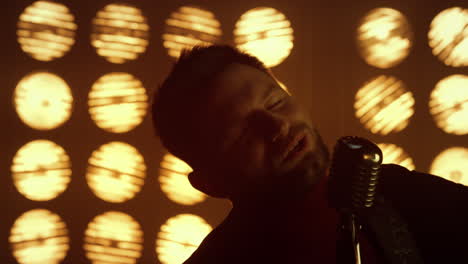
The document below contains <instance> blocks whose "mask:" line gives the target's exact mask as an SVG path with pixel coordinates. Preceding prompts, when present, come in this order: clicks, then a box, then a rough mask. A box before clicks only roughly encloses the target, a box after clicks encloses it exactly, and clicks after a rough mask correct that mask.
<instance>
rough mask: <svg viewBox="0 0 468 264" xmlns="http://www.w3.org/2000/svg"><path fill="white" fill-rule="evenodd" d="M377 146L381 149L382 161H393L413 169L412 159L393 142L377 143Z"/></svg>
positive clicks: (386, 162)
mask: <svg viewBox="0 0 468 264" xmlns="http://www.w3.org/2000/svg"><path fill="white" fill-rule="evenodd" d="M377 146H378V147H379V148H380V149H381V150H382V154H383V161H382V163H385V164H388V163H393V164H397V165H400V166H403V167H405V168H407V169H408V170H414V162H413V159H412V158H411V157H410V156H409V155H408V153H406V152H405V150H404V149H403V148H401V147H399V146H397V145H395V144H391V143H379V144H377Z"/></svg>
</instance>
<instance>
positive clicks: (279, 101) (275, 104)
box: [267, 97, 285, 110]
mask: <svg viewBox="0 0 468 264" xmlns="http://www.w3.org/2000/svg"><path fill="white" fill-rule="evenodd" d="M284 101H285V98H284V97H280V98H278V99H276V100H275V101H273V103H271V104H270V105H268V106H267V109H268V110H275V109H277V108H279V107H281V105H282V104H283V103H284Z"/></svg>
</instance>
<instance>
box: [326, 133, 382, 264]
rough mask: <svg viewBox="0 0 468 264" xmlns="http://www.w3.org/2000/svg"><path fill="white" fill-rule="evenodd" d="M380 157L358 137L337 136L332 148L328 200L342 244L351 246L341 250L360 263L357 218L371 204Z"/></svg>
mask: <svg viewBox="0 0 468 264" xmlns="http://www.w3.org/2000/svg"><path fill="white" fill-rule="evenodd" d="M382 159H383V155H382V151H381V150H380V149H379V148H378V147H377V145H375V144H374V143H372V142H370V141H369V140H367V139H364V138H360V137H351V136H346V137H342V138H340V139H339V140H338V142H337V144H336V145H335V148H334V151H333V157H332V164H331V167H330V175H329V181H328V200H329V204H330V206H331V207H333V208H335V209H337V211H338V212H339V214H340V230H339V231H340V233H341V234H342V236H343V237H344V240H346V241H347V242H346V243H345V244H348V246H347V247H348V248H350V247H352V250H350V251H348V250H345V251H347V252H348V253H349V254H347V255H350V254H351V255H352V257H349V258H352V259H354V261H353V262H354V263H358V264H360V263H361V254H360V245H359V231H360V229H361V220H360V218H363V217H364V216H365V214H366V210H367V209H369V208H371V207H372V206H373V205H374V202H375V197H376V193H377V190H378V180H379V173H380V165H381V163H382ZM349 245H350V246H349ZM345 255H346V254H345Z"/></svg>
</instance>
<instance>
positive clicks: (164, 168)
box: [159, 154, 206, 205]
mask: <svg viewBox="0 0 468 264" xmlns="http://www.w3.org/2000/svg"><path fill="white" fill-rule="evenodd" d="M191 171H192V168H190V166H189V165H188V164H187V163H185V162H183V161H182V160H180V159H178V158H177V157H175V156H173V155H171V154H166V155H165V156H164V158H163V160H162V161H161V168H160V170H159V183H160V184H161V189H162V190H163V192H164V193H165V194H166V195H167V197H169V199H171V200H172V201H174V202H176V203H180V204H184V205H194V204H196V203H199V202H202V201H204V200H205V199H206V195H205V194H204V193H202V192H200V191H198V190H197V189H195V188H193V187H192V185H191V184H190V182H189V180H188V178H187V175H188V174H189V173H190V172H191Z"/></svg>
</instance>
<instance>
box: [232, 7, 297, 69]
mask: <svg viewBox="0 0 468 264" xmlns="http://www.w3.org/2000/svg"><path fill="white" fill-rule="evenodd" d="M293 40H294V36H293V29H292V27H291V22H289V20H288V19H287V18H286V16H285V15H284V14H282V13H281V12H279V11H278V10H276V9H274V8H271V7H257V8H254V9H251V10H249V11H247V12H246V13H244V14H243V15H242V16H241V17H240V19H239V20H238V21H237V23H236V28H235V29H234V41H235V43H236V45H237V47H238V48H239V49H240V50H242V51H244V52H246V53H250V54H252V55H254V56H256V57H257V58H258V59H260V60H261V61H262V62H263V63H265V65H266V66H267V67H274V66H276V65H278V64H280V63H281V62H283V61H284V60H285V59H286V58H287V57H288V56H289V54H290V53H291V50H292V48H293V46H294V44H293Z"/></svg>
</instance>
